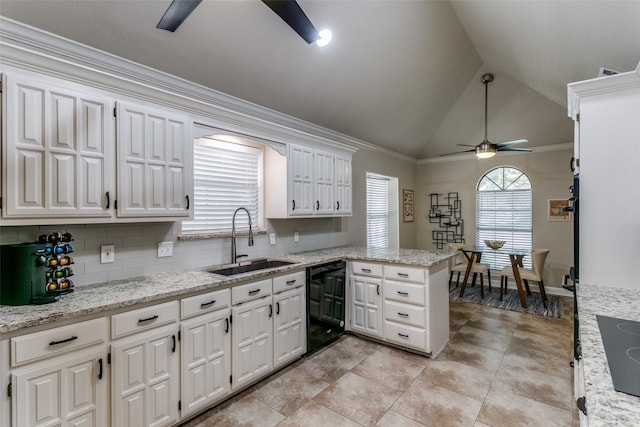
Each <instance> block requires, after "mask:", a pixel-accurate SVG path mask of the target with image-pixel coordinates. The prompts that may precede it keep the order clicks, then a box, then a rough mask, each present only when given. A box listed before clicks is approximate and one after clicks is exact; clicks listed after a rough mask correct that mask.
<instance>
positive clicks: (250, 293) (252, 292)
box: [249, 288, 260, 295]
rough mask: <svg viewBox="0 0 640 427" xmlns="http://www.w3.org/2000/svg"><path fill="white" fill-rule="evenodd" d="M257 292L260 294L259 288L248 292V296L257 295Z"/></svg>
mask: <svg viewBox="0 0 640 427" xmlns="http://www.w3.org/2000/svg"><path fill="white" fill-rule="evenodd" d="M258 292H260V288H258V289H254V290H252V291H249V295H255V294H257V293H258Z"/></svg>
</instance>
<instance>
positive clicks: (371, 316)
mask: <svg viewBox="0 0 640 427" xmlns="http://www.w3.org/2000/svg"><path fill="white" fill-rule="evenodd" d="M381 294H382V279H373V278H370V277H364V276H351V329H352V330H353V331H357V332H362V333H365V334H367V335H372V336H378V337H379V336H382V295H381Z"/></svg>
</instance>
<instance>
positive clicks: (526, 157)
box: [415, 149, 573, 287]
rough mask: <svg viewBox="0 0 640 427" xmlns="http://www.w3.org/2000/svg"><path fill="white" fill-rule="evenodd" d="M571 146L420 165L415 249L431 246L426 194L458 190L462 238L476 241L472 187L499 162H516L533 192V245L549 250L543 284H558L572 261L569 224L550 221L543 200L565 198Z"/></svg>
mask: <svg viewBox="0 0 640 427" xmlns="http://www.w3.org/2000/svg"><path fill="white" fill-rule="evenodd" d="M572 155H573V151H572V149H564V150H561V151H538V152H533V153H526V154H517V155H506V154H498V155H496V156H495V157H493V158H491V159H486V160H476V159H475V158H473V159H471V158H470V159H468V160H457V161H446V162H439V163H427V164H419V165H418V167H417V177H416V190H417V191H416V194H415V197H416V226H417V229H416V231H417V247H418V248H420V249H435V248H436V245H435V244H434V243H433V242H432V240H431V231H432V230H434V229H436V226H437V224H431V223H429V219H428V218H427V213H428V211H429V194H431V193H440V194H444V195H446V194H447V193H448V192H458V193H459V197H460V199H461V202H462V218H463V219H464V237H465V239H466V242H467V243H470V244H473V243H474V242H475V191H476V186H477V184H478V181H479V180H480V178H481V177H482V176H483V175H484V174H485V173H486V172H487V171H489V170H490V169H493V168H495V167H498V166H505V165H506V166H514V167H516V168H519V169H521V170H522V171H524V172H525V173H526V174H527V176H528V177H529V179H530V180H531V186H532V190H533V247H534V248H548V249H550V250H551V252H550V253H549V255H548V257H547V261H546V265H545V277H544V280H545V286H549V287H560V284H561V281H562V276H563V275H565V274H567V273H568V272H569V268H570V267H571V266H572V265H573V222H549V221H548V220H547V218H548V216H547V200H548V199H567V198H569V197H570V194H569V186H570V185H571V184H572V183H573V175H572V173H571V171H570V169H569V160H570V159H571V156H572Z"/></svg>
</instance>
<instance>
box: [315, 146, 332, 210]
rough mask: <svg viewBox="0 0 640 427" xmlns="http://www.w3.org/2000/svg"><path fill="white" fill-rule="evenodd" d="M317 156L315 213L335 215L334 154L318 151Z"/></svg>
mask: <svg viewBox="0 0 640 427" xmlns="http://www.w3.org/2000/svg"><path fill="white" fill-rule="evenodd" d="M314 158H315V170H314V172H315V197H316V200H315V214H316V215H333V212H334V204H335V203H334V202H335V185H334V156H333V154H329V153H323V152H321V151H316V152H315V154H314Z"/></svg>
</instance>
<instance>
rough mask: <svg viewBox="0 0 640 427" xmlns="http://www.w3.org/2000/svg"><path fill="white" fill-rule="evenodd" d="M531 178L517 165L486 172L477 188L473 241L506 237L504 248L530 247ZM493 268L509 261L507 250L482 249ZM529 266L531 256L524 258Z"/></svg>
mask: <svg viewBox="0 0 640 427" xmlns="http://www.w3.org/2000/svg"><path fill="white" fill-rule="evenodd" d="M531 200H532V192H531V182H530V181H529V178H528V177H527V175H525V173H524V172H522V171H521V170H519V169H516V168H513V167H508V166H502V167H498V168H495V169H492V170H490V171H489V172H487V173H486V174H485V175H484V176H483V177H482V178H481V179H480V181H479V182H478V188H477V191H476V245H477V246H485V244H484V241H485V240H505V241H506V243H505V245H504V248H506V249H509V248H511V249H513V248H517V249H529V250H530V249H531V248H532V241H533V225H532V224H533V221H532V213H531V212H532V202H531ZM482 261H483V262H488V263H490V264H491V268H492V269H496V270H497V269H502V268H503V267H505V266H508V265H511V263H510V261H509V257H508V255H506V254H492V253H487V252H485V253H483V255H482ZM524 264H525V267H529V268H531V257H525V258H524Z"/></svg>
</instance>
